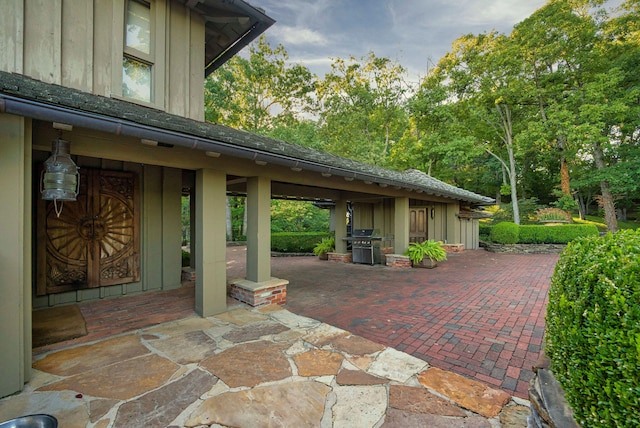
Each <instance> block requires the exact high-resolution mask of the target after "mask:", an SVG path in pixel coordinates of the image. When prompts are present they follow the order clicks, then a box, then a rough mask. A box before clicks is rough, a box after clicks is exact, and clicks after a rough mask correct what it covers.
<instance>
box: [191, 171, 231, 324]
mask: <svg viewBox="0 0 640 428" xmlns="http://www.w3.org/2000/svg"><path fill="white" fill-rule="evenodd" d="M226 186H227V177H226V174H225V173H224V172H221V171H214V170H211V169H199V170H198V171H196V235H197V236H198V239H197V241H196V246H197V248H196V252H195V256H196V258H197V259H196V308H195V309H196V312H197V313H198V314H199V315H201V316H203V317H208V316H211V315H215V314H219V313H221V312H224V311H226V310H227V263H226V262H227V246H226V236H225V205H224V203H221V202H222V201H224V198H225V197H226V191H227V189H226Z"/></svg>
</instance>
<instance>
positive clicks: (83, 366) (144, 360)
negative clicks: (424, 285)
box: [0, 305, 528, 428]
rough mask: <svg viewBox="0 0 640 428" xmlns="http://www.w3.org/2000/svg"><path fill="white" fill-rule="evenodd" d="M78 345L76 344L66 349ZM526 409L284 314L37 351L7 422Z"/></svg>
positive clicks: (483, 421)
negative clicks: (41, 416)
mask: <svg viewBox="0 0 640 428" xmlns="http://www.w3.org/2000/svg"><path fill="white" fill-rule="evenodd" d="M70 342H72V341H70ZM527 406H528V403H527V402H526V401H524V400H521V399H518V398H513V397H511V396H510V395H509V394H507V393H506V392H504V391H500V390H497V389H493V388H491V387H489V386H488V385H486V384H483V383H481V382H478V381H474V380H470V379H467V378H464V377H462V376H459V375H456V374H453V373H450V372H445V371H442V370H439V369H436V368H432V367H430V366H429V364H427V363H426V362H425V361H423V360H420V359H418V358H415V357H412V356H410V355H408V354H406V353H403V352H400V351H397V350H395V349H393V348H388V347H385V346H383V345H380V344H377V343H375V342H372V341H369V340H367V339H364V338H362V337H360V336H356V335H353V334H351V333H349V332H348V331H345V330H341V329H338V328H335V327H332V326H329V325H327V324H324V323H321V322H319V321H316V320H314V319H311V318H307V317H303V316H299V315H296V314H293V313H291V312H289V311H287V310H285V309H282V308H281V307H278V306H268V307H264V308H262V309H253V308H249V307H245V306H243V305H239V306H237V307H236V308H234V309H232V310H230V311H229V312H226V313H223V314H221V315H218V316H215V317H209V318H198V317H196V316H191V317H187V318H183V319H180V320H176V321H170V322H166V323H162V324H159V325H155V326H151V327H147V328H141V329H138V330H135V331H132V332H127V333H122V334H119V335H116V336H114V337H109V338H104V339H101V340H97V341H93V342H90V343H86V344H72V345H69V344H67V346H63V347H61V348H60V349H57V350H49V351H45V352H43V353H38V354H36V356H35V362H34V377H33V379H32V381H31V382H30V383H29V384H28V385H27V387H26V389H25V391H23V392H22V393H20V394H17V395H15V396H11V397H7V398H4V399H2V400H0V421H3V420H7V419H10V418H14V417H17V416H21V415H25V414H34V413H47V414H52V415H54V416H55V417H56V418H58V420H59V423H60V426H61V427H65V428H67V427H94V428H107V427H142V426H144V427H166V426H169V427H203V426H229V427H231V426H233V427H275V426H279V427H304V426H309V427H406V426H430V427H476V428H484V427H486V428H490V427H500V426H502V427H524V426H526V418H527V415H528V407H527Z"/></svg>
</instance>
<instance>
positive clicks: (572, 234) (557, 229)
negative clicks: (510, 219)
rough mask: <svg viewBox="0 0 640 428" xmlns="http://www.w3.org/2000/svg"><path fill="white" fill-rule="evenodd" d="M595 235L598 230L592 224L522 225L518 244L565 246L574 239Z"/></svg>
mask: <svg viewBox="0 0 640 428" xmlns="http://www.w3.org/2000/svg"><path fill="white" fill-rule="evenodd" d="M597 235H598V228H597V227H596V226H595V225H593V224H560V225H556V226H542V225H524V226H520V228H519V239H518V243H520V244H567V243H569V242H571V241H573V240H574V239H576V238H581V237H586V236H597Z"/></svg>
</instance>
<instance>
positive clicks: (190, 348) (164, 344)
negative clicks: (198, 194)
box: [148, 331, 216, 364]
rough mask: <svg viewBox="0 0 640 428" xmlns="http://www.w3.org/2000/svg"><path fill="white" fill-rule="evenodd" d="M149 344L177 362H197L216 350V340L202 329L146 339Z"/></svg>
mask: <svg viewBox="0 0 640 428" xmlns="http://www.w3.org/2000/svg"><path fill="white" fill-rule="evenodd" d="M148 343H149V346H152V347H153V348H155V349H156V350H158V351H160V352H162V353H163V354H164V355H165V356H167V357H168V358H169V359H170V360H171V361H174V362H176V363H179V364H189V363H197V362H198V361H200V360H203V359H205V358H207V357H209V356H210V355H213V354H214V352H215V350H216V342H215V341H214V340H213V339H211V338H210V337H209V336H207V335H206V334H205V333H204V332H203V331H189V332H187V333H181V334H178V335H176V336H173V337H167V338H164V339H153V340H148Z"/></svg>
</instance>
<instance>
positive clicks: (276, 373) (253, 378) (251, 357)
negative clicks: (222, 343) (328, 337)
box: [200, 341, 292, 388]
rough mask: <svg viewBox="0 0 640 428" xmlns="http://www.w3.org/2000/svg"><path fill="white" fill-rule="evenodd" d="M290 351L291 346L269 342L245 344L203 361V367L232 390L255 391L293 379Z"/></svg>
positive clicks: (201, 364) (201, 363)
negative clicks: (240, 388) (287, 350)
mask: <svg viewBox="0 0 640 428" xmlns="http://www.w3.org/2000/svg"><path fill="white" fill-rule="evenodd" d="M286 348H288V345H287V344H275V343H272V342H268V341H260V342H253V343H247V344H241V345H237V346H234V347H232V348H229V349H227V350H225V351H223V352H221V353H220V354H217V355H213V356H211V357H209V358H207V359H205V360H203V361H202V362H200V366H201V367H202V368H204V369H205V370H207V371H209V372H210V373H212V374H213V375H214V376H217V377H219V378H220V379H221V380H222V381H223V382H224V383H226V384H227V385H229V386H230V387H232V388H237V387H240V386H249V387H253V386H256V385H258V384H260V383H264V382H274V381H277V380H282V379H284V378H286V377H289V376H291V374H292V373H291V366H290V365H289V361H288V360H287V358H286V356H285V355H284V352H283V351H284V350H285V349H286Z"/></svg>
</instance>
